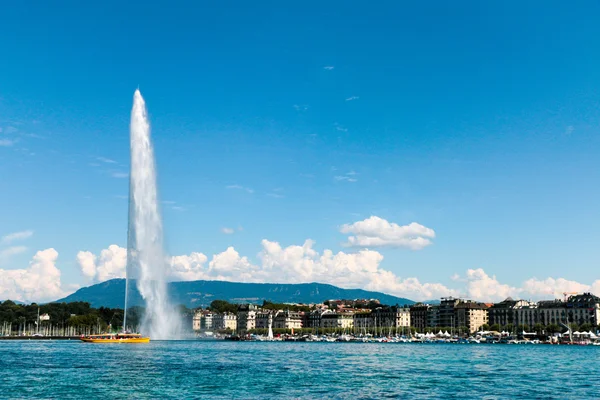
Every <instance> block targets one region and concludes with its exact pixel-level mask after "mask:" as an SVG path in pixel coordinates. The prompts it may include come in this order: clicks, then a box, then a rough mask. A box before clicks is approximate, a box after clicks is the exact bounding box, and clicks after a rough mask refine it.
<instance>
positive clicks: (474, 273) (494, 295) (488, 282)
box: [467, 268, 517, 301]
mask: <svg viewBox="0 0 600 400" xmlns="http://www.w3.org/2000/svg"><path fill="white" fill-rule="evenodd" d="M467 294H468V297H469V298H472V299H476V300H487V301H489V300H490V299H494V300H503V299H505V298H507V297H509V296H512V295H515V294H517V289H516V288H514V287H511V286H509V285H506V284H502V283H500V282H498V280H497V279H496V277H495V276H489V275H488V274H487V273H486V272H485V271H484V270H483V269H481V268H478V269H469V270H467Z"/></svg>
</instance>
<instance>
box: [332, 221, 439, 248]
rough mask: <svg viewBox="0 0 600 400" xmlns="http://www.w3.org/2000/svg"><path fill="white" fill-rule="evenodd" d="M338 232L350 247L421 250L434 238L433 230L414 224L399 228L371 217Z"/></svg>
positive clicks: (345, 226)
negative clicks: (347, 235)
mask: <svg viewBox="0 0 600 400" xmlns="http://www.w3.org/2000/svg"><path fill="white" fill-rule="evenodd" d="M340 232H342V233H345V234H353V235H355V236H349V237H348V241H347V242H346V246H351V247H386V246H388V247H405V248H409V249H411V250H421V249H422V248H424V247H427V246H429V245H430V244H431V240H430V239H433V238H434V237H435V232H434V230H433V229H430V228H427V227H425V226H423V225H421V224H418V223H416V222H412V223H410V224H409V225H404V226H400V225H398V224H396V223H393V222H392V223H390V222H388V221H387V220H385V219H383V218H379V217H376V216H371V217H369V218H367V219H365V220H363V221H358V222H355V223H353V224H344V225H342V226H341V227H340Z"/></svg>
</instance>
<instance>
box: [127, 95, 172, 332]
mask: <svg viewBox="0 0 600 400" xmlns="http://www.w3.org/2000/svg"><path fill="white" fill-rule="evenodd" d="M130 143H131V171H130V176H129V227H128V238H127V284H126V289H125V292H126V294H125V321H124V326H125V324H126V319H127V311H126V310H127V307H128V304H127V301H128V295H129V289H130V285H131V283H133V282H132V280H133V279H135V283H136V285H137V287H138V290H139V292H140V294H141V295H142V297H143V298H144V301H145V302H146V312H145V315H144V319H143V321H142V326H141V331H142V333H144V334H147V335H150V337H151V338H152V339H175V338H177V336H178V335H179V332H180V328H181V322H180V318H179V315H178V313H177V312H176V311H175V309H174V307H173V306H172V305H171V303H170V301H169V299H168V294H167V283H166V279H165V278H166V276H165V275H166V274H165V272H166V268H167V263H166V258H165V254H164V249H163V227H162V218H161V215H160V209H159V205H158V204H159V203H158V192H157V187H156V165H155V161H154V150H153V147H152V141H151V139H150V123H149V122H148V113H147V111H146V103H145V102H144V98H143V97H142V95H141V93H140V91H139V90H136V91H135V94H134V95H133V108H132V110H131V125H130Z"/></svg>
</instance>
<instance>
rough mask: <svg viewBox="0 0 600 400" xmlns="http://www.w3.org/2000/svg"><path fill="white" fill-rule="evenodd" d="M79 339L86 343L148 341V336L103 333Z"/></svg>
mask: <svg viewBox="0 0 600 400" xmlns="http://www.w3.org/2000/svg"><path fill="white" fill-rule="evenodd" d="M80 339H81V340H82V341H84V342H87V343H150V338H149V337H143V336H142V335H140V334H139V333H104V334H101V335H87V336H81V337H80Z"/></svg>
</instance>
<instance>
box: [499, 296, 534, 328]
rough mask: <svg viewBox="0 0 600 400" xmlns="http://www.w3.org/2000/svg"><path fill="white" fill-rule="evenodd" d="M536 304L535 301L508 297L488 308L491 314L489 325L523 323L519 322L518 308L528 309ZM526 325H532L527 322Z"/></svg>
mask: <svg viewBox="0 0 600 400" xmlns="http://www.w3.org/2000/svg"><path fill="white" fill-rule="evenodd" d="M531 306H535V303H532V302H530V301H527V300H513V299H512V298H511V297H507V298H506V299H505V300H503V301H501V302H500V303H495V304H494V305H492V306H491V307H490V308H489V309H488V314H489V318H488V320H489V322H488V324H489V325H496V324H498V325H500V326H501V327H502V326H507V325H513V326H518V325H523V324H522V323H521V322H519V319H518V313H517V310H518V309H526V308H527V307H531ZM526 325H530V324H529V323H527V324H526Z"/></svg>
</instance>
